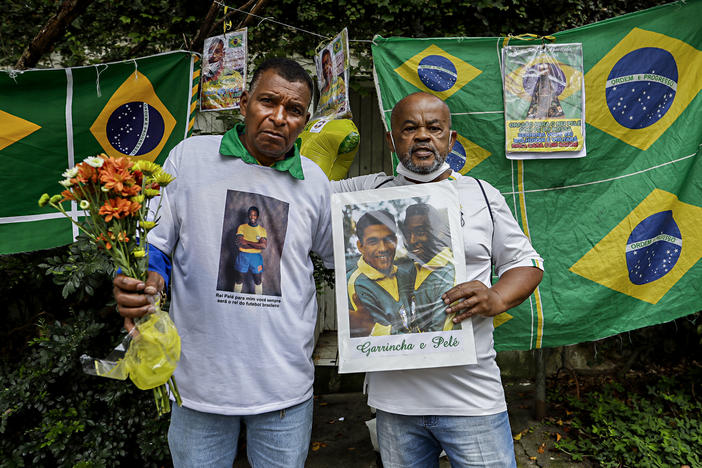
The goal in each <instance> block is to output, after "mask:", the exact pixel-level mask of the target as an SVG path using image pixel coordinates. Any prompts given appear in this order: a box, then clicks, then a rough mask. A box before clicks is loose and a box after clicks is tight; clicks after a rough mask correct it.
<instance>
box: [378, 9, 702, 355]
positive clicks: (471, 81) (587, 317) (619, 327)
mask: <svg viewBox="0 0 702 468" xmlns="http://www.w3.org/2000/svg"><path fill="white" fill-rule="evenodd" d="M700 17H702V0H688V1H685V2H676V3H671V4H668V5H664V6H661V7H656V8H652V9H649V10H645V11H641V12H638V13H633V14H629V15H625V16H621V17H618V18H614V19H611V20H607V21H603V22H600V23H595V24H592V25H588V26H585V27H582V28H577V29H572V30H569V31H565V32H561V33H557V34H555V37H556V40H555V42H556V43H557V44H558V43H563V44H566V43H582V48H583V62H584V71H585V96H586V122H587V129H586V130H587V141H586V144H587V156H586V157H584V158H581V159H567V160H529V161H511V160H508V159H506V158H505V153H504V145H505V141H504V112H503V111H504V107H503V98H502V79H501V72H500V66H501V64H500V49H501V47H503V46H504V44H505V42H506V40H505V38H436V39H406V38H387V39H384V38H380V37H376V38H375V40H374V45H373V59H374V63H375V75H376V80H377V84H378V88H379V90H380V96H379V98H380V101H381V109H382V112H383V113H384V116H385V121H386V123H387V125H389V121H390V119H389V116H390V111H391V109H392V107H393V106H394V104H395V103H396V102H397V101H398V100H399V99H401V98H402V97H403V96H405V95H407V94H409V93H412V92H416V91H426V92H430V93H433V94H435V95H436V96H438V97H440V98H441V99H443V100H444V101H445V102H446V103H447V104H448V105H449V107H450V108H451V112H452V119H453V126H454V129H455V130H457V131H458V134H459V138H458V141H457V143H456V145H455V146H454V147H453V150H452V151H451V153H450V154H449V156H448V162H449V164H451V166H452V167H453V168H454V169H456V170H458V171H460V172H462V173H469V174H470V175H472V176H475V177H478V178H482V179H485V180H487V181H489V182H491V183H492V184H493V185H495V186H496V187H497V188H498V189H499V190H500V191H501V192H502V193H503V195H504V196H505V198H506V199H507V201H508V203H509V204H510V207H511V208H512V210H513V213H514V214H515V217H516V218H517V220H518V221H519V223H520V224H521V226H522V228H523V230H524V232H525V233H526V234H527V235H528V236H529V237H530V238H531V241H532V243H533V245H534V247H535V248H536V250H537V251H538V252H539V253H540V254H541V255H542V256H543V257H544V259H545V265H546V274H545V276H544V280H543V282H542V283H541V285H540V287H539V288H538V290H537V291H536V293H535V294H534V295H533V296H532V297H531V298H530V299H529V300H527V301H526V302H525V303H524V304H522V306H520V307H518V308H516V309H513V310H511V311H509V313H508V314H502V315H500V316H498V317H496V318H495V321H494V323H495V325H496V329H495V340H496V345H497V348H498V349H501V350H506V349H533V348H540V347H550V346H560V345H567V344H572V343H577V342H582V341H589V340H596V339H600V338H603V337H607V336H610V335H614V334H617V333H621V332H624V331H628V330H632V329H635V328H640V327H645V326H648V325H653V324H658V323H662V322H667V321H670V320H673V319H675V318H678V317H681V316H684V315H687V314H690V313H694V312H697V311H699V310H700V309H702V296H701V295H700V293H699V287H700V284H702V262H700V258H702V155H700V145H701V144H702V124H700V122H702V96H700V94H701V93H700V90H701V89H702V79H701V78H700V77H702V51H701V49H702V28H700V27H699V18H700ZM510 44H511V45H516V44H527V42H526V41H516V40H514V39H512V40H511V41H510ZM466 222H470V220H466Z"/></svg>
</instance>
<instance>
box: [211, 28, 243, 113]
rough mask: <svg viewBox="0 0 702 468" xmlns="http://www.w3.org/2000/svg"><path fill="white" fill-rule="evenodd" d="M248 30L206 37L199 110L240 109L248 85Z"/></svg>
mask: <svg viewBox="0 0 702 468" xmlns="http://www.w3.org/2000/svg"><path fill="white" fill-rule="evenodd" d="M247 61H248V44H247V29H246V28H243V29H239V30H237V31H233V32H230V33H226V34H223V35H219V36H213V37H208V38H207V39H205V45H204V50H203V53H202V75H201V86H200V89H201V92H200V110H201V111H215V110H228V109H238V108H239V98H240V97H241V93H243V92H244V88H245V87H246V70H247Z"/></svg>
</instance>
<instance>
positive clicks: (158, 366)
mask: <svg viewBox="0 0 702 468" xmlns="http://www.w3.org/2000/svg"><path fill="white" fill-rule="evenodd" d="M136 328H137V330H138V333H137V334H136V335H135V336H134V338H133V340H132V343H131V345H130V346H129V349H128V350H127V353H126V354H125V355H124V360H125V364H126V366H127V369H128V370H129V378H130V379H131V380H132V382H134V385H136V386H137V388H139V389H141V390H148V389H150V388H154V387H158V386H159V385H163V384H165V383H166V382H167V381H168V379H169V378H170V377H171V375H173V372H174V371H175V368H176V366H177V365H178V361H179V360H180V336H178V331H177V330H176V327H175V325H174V324H173V321H172V320H171V318H170V317H169V315H168V314H167V313H165V312H163V311H161V310H157V311H156V312H154V313H153V314H149V315H146V316H145V317H144V320H142V321H140V322H138V323H137V324H136Z"/></svg>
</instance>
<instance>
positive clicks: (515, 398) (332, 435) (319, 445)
mask: <svg viewBox="0 0 702 468" xmlns="http://www.w3.org/2000/svg"><path fill="white" fill-rule="evenodd" d="M505 391H506V395H507V405H508V410H509V415H510V422H511V425H512V433H513V434H514V436H515V441H514V447H515V453H516V457H517V466H518V467H519V468H527V467H550V468H562V467H571V468H590V467H591V465H590V464H589V463H575V462H572V461H570V460H569V457H568V456H567V455H566V454H564V453H562V452H560V451H558V450H556V449H555V448H554V443H555V442H556V439H557V437H558V436H557V434H561V435H564V433H563V431H562V428H561V427H560V426H559V425H558V424H557V422H555V421H552V420H551V419H548V418H547V419H546V420H545V421H537V420H536V419H535V418H534V416H533V414H534V385H533V383H532V382H530V381H528V380H505ZM314 410H315V417H314V426H313V428H312V444H311V448H310V452H309V455H308V457H307V463H306V465H305V466H306V467H309V468H382V464H381V462H380V457H378V455H377V453H376V452H375V451H374V450H373V445H372V442H371V438H370V433H369V431H368V427H367V426H366V421H368V420H370V419H371V418H372V417H373V415H372V414H371V412H370V409H369V408H368V406H367V405H366V397H365V395H363V394H362V393H360V392H349V393H323V394H320V395H318V396H315V408H314ZM547 414H548V409H547ZM241 452H242V455H243V450H242V451H241ZM234 467H235V468H248V467H249V464H248V462H247V461H246V460H245V458H244V457H243V456H239V457H238V458H237V461H236V462H235V464H234ZM440 467H441V468H449V467H450V464H449V462H448V460H447V459H446V458H442V459H440Z"/></svg>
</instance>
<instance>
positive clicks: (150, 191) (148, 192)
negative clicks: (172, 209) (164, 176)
mask: <svg viewBox="0 0 702 468" xmlns="http://www.w3.org/2000/svg"><path fill="white" fill-rule="evenodd" d="M158 194H159V191H158V190H156V189H150V188H147V189H144V195H146V198H154V197H156V196H158Z"/></svg>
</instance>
